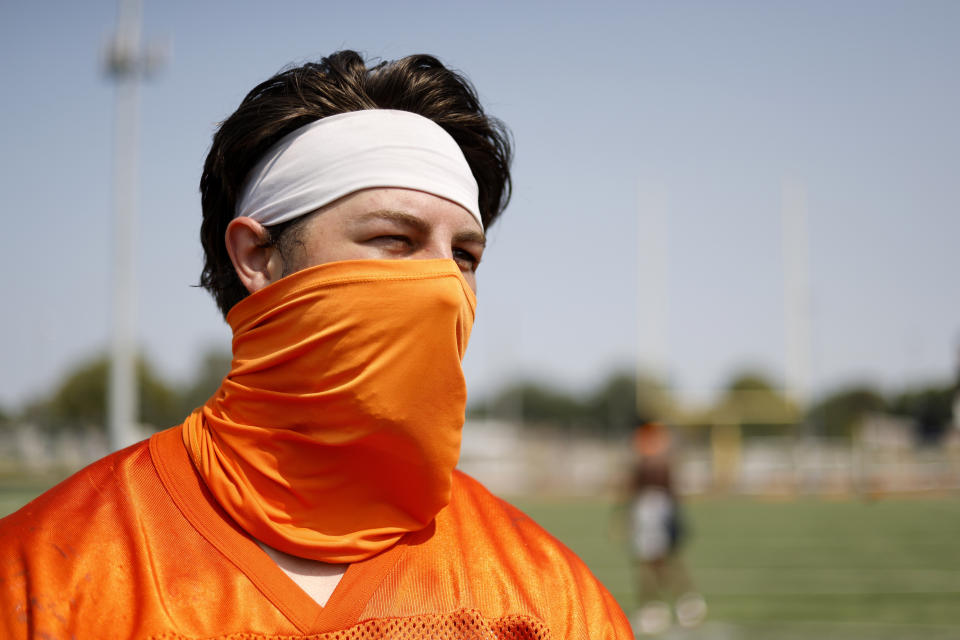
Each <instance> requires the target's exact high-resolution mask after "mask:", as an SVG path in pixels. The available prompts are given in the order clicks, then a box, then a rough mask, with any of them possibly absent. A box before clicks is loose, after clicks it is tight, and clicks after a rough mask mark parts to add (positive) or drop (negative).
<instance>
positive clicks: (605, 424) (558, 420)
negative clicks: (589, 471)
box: [468, 371, 672, 434]
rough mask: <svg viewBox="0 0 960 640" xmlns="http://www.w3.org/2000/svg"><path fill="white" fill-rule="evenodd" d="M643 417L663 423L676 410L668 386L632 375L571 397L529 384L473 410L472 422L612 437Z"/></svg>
mask: <svg viewBox="0 0 960 640" xmlns="http://www.w3.org/2000/svg"><path fill="white" fill-rule="evenodd" d="M638 387H639V392H640V410H639V413H640V414H641V415H642V416H643V417H644V418H645V419H651V418H654V417H657V418H660V419H662V418H663V417H664V416H665V415H667V414H668V412H669V411H670V409H671V406H672V405H671V402H670V398H669V394H668V393H667V392H666V389H665V387H664V385H663V384H661V383H660V382H658V381H657V380H655V379H654V378H652V377H646V376H645V377H643V378H641V379H640V384H639V385H638V384H637V381H636V377H635V376H634V374H633V373H631V372H626V371H614V372H613V373H611V374H610V375H609V376H608V377H607V378H606V379H605V380H604V381H603V382H602V383H601V384H600V385H599V386H598V387H596V388H595V389H594V390H592V391H589V392H587V393H584V394H579V395H575V394H571V393H568V392H566V391H562V390H559V389H557V388H555V387H551V386H548V385H547V384H546V383H543V382H536V381H531V380H525V381H521V382H517V383H513V384H510V385H507V386H506V387H504V388H503V389H501V390H500V391H499V392H497V393H495V394H494V395H493V396H492V397H491V398H490V399H488V400H487V401H486V402H480V403H477V404H473V405H471V406H470V409H469V411H468V415H469V416H470V417H471V418H483V417H497V418H503V419H514V420H517V419H519V420H522V421H523V422H525V423H529V424H549V425H553V426H558V427H564V428H569V429H577V430H581V431H593V432H602V433H607V434H618V433H626V432H628V431H630V430H631V429H632V428H633V426H634V424H635V421H636V418H637V415H638V407H637V392H638Z"/></svg>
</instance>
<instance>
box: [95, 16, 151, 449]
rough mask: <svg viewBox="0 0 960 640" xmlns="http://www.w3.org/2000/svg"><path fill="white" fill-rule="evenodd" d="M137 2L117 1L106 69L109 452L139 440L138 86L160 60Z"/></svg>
mask: <svg viewBox="0 0 960 640" xmlns="http://www.w3.org/2000/svg"><path fill="white" fill-rule="evenodd" d="M141 8H142V4H141V2H140V0H119V3H118V17H117V30H116V32H115V34H114V36H113V38H112V39H111V41H110V44H109V48H108V50H107V56H106V61H105V67H106V72H107V74H108V75H109V76H110V77H111V78H112V79H113V80H114V81H115V82H116V85H117V92H116V106H115V109H116V112H115V114H114V195H113V207H114V262H113V332H112V335H111V348H110V381H109V386H108V392H107V396H108V402H107V404H108V413H107V434H108V437H109V442H110V448H111V449H113V450H116V449H120V448H122V447H125V446H127V445H129V444H132V443H133V442H135V441H136V440H137V432H136V426H135V425H136V423H137V406H138V402H137V378H136V376H137V373H136V291H137V282H136V272H135V255H136V251H135V249H136V204H137V155H138V153H137V148H138V144H139V109H138V107H139V84H140V80H141V79H142V78H143V76H144V75H146V74H148V73H150V72H152V71H154V70H155V69H156V68H158V67H159V65H160V63H161V60H162V55H156V54H148V53H145V52H144V51H143V50H142V48H141V37H140V35H141V27H140V24H141Z"/></svg>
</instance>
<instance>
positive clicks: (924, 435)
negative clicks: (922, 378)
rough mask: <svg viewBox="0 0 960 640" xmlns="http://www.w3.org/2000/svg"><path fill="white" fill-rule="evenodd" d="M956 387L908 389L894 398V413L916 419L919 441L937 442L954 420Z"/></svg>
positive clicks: (892, 407) (892, 401) (891, 403)
mask: <svg viewBox="0 0 960 640" xmlns="http://www.w3.org/2000/svg"><path fill="white" fill-rule="evenodd" d="M955 389H956V387H955V386H954V385H949V384H948V385H943V386H933V387H927V388H923V389H913V390H909V391H905V392H903V393H900V394H899V395H897V396H895V397H894V398H893V399H891V400H890V413H893V414H896V415H901V416H906V417H908V418H911V419H913V423H914V426H915V428H916V432H917V438H918V439H919V441H920V442H921V443H924V444H936V443H938V442H939V441H940V439H941V438H942V437H943V434H944V433H946V431H947V428H948V427H949V425H950V422H951V420H952V416H953V399H954V393H955Z"/></svg>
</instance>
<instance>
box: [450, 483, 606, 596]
mask: <svg viewBox="0 0 960 640" xmlns="http://www.w3.org/2000/svg"><path fill="white" fill-rule="evenodd" d="M450 506H451V514H450V515H451V516H452V518H451V519H452V520H455V522H456V526H457V528H458V530H459V531H460V533H461V534H462V535H467V536H468V537H469V538H470V540H471V541H472V543H471V544H470V545H469V547H468V550H467V553H473V554H481V553H486V554H490V553H492V552H495V551H496V550H503V549H507V550H509V551H510V553H509V554H507V555H503V554H499V553H497V557H498V558H501V559H503V560H504V561H510V562H513V563H516V564H518V565H526V566H527V567H529V568H531V569H533V568H536V569H538V570H539V571H540V572H541V573H540V575H543V576H546V575H547V574H553V573H559V574H563V578H564V579H565V578H567V577H569V574H570V573H575V574H585V575H589V576H590V579H591V580H592V579H593V577H592V574H591V573H590V571H589V569H588V568H587V567H586V565H585V564H584V563H583V561H582V560H581V559H580V557H579V556H577V555H576V554H575V553H574V552H573V551H572V550H570V549H569V548H568V547H567V546H566V545H565V544H564V543H563V542H561V541H560V540H558V539H557V538H555V537H554V536H553V535H552V534H551V533H549V532H548V531H547V530H546V529H544V528H543V527H542V526H540V525H539V524H538V523H537V522H536V521H534V520H533V518H531V517H530V516H529V515H527V514H526V513H524V512H523V511H522V510H520V509H519V508H517V507H516V506H514V505H512V504H510V503H509V502H507V501H506V500H504V499H502V498H499V497H497V496H495V495H493V494H492V493H491V492H490V491H489V490H488V489H487V488H486V487H484V486H483V485H482V484H481V483H480V482H478V481H477V480H476V479H474V478H472V477H470V476H468V475H466V474H464V473H461V472H459V471H458V472H456V473H455V474H454V485H453V494H452V497H451V503H450ZM558 577H559V576H558Z"/></svg>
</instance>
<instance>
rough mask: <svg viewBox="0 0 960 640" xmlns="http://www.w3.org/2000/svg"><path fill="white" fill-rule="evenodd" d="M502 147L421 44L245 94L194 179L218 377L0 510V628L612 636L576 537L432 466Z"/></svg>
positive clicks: (342, 56) (443, 455) (454, 396)
mask: <svg viewBox="0 0 960 640" xmlns="http://www.w3.org/2000/svg"><path fill="white" fill-rule="evenodd" d="M509 162H510V144H509V138H508V134H507V132H506V130H505V128H504V127H503V125H501V124H500V123H499V121H497V120H495V119H493V118H491V117H489V116H487V115H486V114H485V113H484V111H483V109H482V108H481V106H480V104H479V102H478V99H477V96H476V93H475V91H474V89H473V88H472V87H471V86H470V84H469V83H468V81H467V80H466V79H465V78H463V77H462V76H460V75H459V74H457V73H455V72H453V71H451V70H450V69H448V68H446V67H444V66H443V65H442V64H441V63H440V62H439V61H438V60H436V59H435V58H433V57H430V56H426V55H415V56H409V57H406V58H403V59H401V60H398V61H395V62H389V63H381V64H377V65H375V66H367V64H366V63H365V61H364V60H363V59H362V58H361V56H359V55H358V54H356V53H354V52H352V51H341V52H337V53H335V54H333V55H331V56H329V57H327V58H325V59H323V60H322V61H320V62H319V63H310V64H306V65H303V66H299V67H295V68H290V69H288V70H285V71H283V72H281V73H279V74H277V75H276V76H274V77H272V78H270V79H268V80H267V81H265V82H263V83H262V84H260V85H259V86H257V87H256V88H254V89H253V90H252V91H251V92H250V93H249V94H248V95H247V96H246V97H245V98H244V100H243V101H242V103H241V104H240V106H239V108H238V109H237V111H236V112H234V113H233V114H232V115H231V116H230V117H229V118H227V119H226V120H225V121H224V122H223V123H222V124H221V125H220V127H219V129H218V130H217V132H216V133H215V135H214V139H213V144H212V147H211V149H210V152H209V155H208V157H207V160H206V163H205V166H204V171H203V176H202V179H201V184H200V190H201V195H202V209H203V222H202V228H201V239H202V243H203V247H204V252H205V264H204V269H203V274H202V278H201V283H202V284H203V286H204V287H205V288H207V289H208V290H209V291H210V292H211V293H212V295H213V296H214V298H215V299H216V301H217V304H218V306H219V307H220V309H221V310H222V312H223V313H224V316H225V318H226V320H227V322H228V324H229V325H230V326H231V328H232V330H233V362H232V365H231V371H230V373H229V374H228V376H227V377H226V378H225V379H224V380H223V382H222V384H221V386H220V388H219V390H218V391H217V392H216V393H215V394H214V395H213V396H212V397H211V398H210V399H209V400H208V401H207V403H206V404H205V405H204V406H203V407H200V408H198V409H197V410H195V411H194V412H193V413H192V414H191V415H190V416H189V417H187V419H186V420H185V422H184V423H183V424H181V425H178V426H176V427H174V428H171V429H168V430H166V431H162V432H160V433H158V434H155V435H154V436H152V437H151V438H150V439H149V440H146V441H143V442H140V443H138V444H136V445H133V446H132V447H129V448H127V449H124V450H122V451H119V452H117V453H114V454H112V455H110V456H108V457H106V458H104V459H102V460H100V461H99V462H96V463H94V464H93V465H91V466H89V467H87V468H86V469H83V470H81V471H80V472H78V473H77V474H76V475H74V476H73V477H71V478H69V479H67V480H66V481H65V482H63V483H61V484H60V485H58V486H56V487H54V488H53V489H51V490H50V491H48V492H47V493H45V494H43V495H42V496H40V497H39V498H37V499H36V500H34V501H33V502H31V503H30V504H28V505H26V506H25V507H23V508H22V509H21V510H20V511H18V512H16V513H14V514H12V515H10V516H8V517H7V518H5V519H3V520H2V521H0V611H2V612H3V616H2V619H0V637H3V638H5V639H11V640H13V639H16V638H27V637H42V638H48V637H49V638H75V639H83V638H97V639H102V638H134V637H136V638H146V637H158V638H159V637H163V638H175V637H177V638H179V637H192V638H212V637H218V638H220V637H241V636H242V637H244V638H280V637H282V638H299V637H307V636H309V637H311V638H320V637H324V638H326V637H331V638H332V637H337V638H345V637H347V636H348V635H349V637H351V638H357V639H363V638H380V637H390V638H398V639H411V640H413V639H424V640H425V639H426V638H434V637H464V638H466V637H471V638H472V637H498V638H541V639H545V638H556V639H561V638H571V639H573V638H576V639H579V638H605V639H615V638H620V639H625V638H630V637H632V633H631V630H630V628H629V625H628V623H627V621H626V618H625V616H624V615H623V612H622V611H621V610H620V609H619V607H618V606H617V604H616V602H615V601H614V600H613V598H612V597H611V596H610V594H609V593H608V592H607V591H606V590H605V589H604V587H603V586H602V585H600V584H599V582H597V580H596V579H595V578H594V577H593V575H592V574H591V573H590V571H589V570H588V569H587V568H586V566H585V565H584V564H583V563H582V562H581V561H580V559H579V558H577V557H576V556H575V555H573V553H572V552H570V551H569V550H568V549H566V548H565V547H563V546H562V545H561V544H560V543H558V542H556V541H555V540H554V539H553V538H552V537H551V536H549V535H548V534H547V533H546V532H544V531H543V530H542V529H541V528H539V527H538V526H537V525H536V524H535V523H533V522H532V521H531V520H530V519H529V518H528V517H526V516H525V515H524V514H522V513H521V512H519V511H518V510H516V509H515V508H513V507H512V506H510V505H508V504H506V503H504V502H502V501H500V500H499V499H497V498H495V497H494V496H492V495H491V494H490V493H489V492H487V491H486V489H484V488H483V487H482V486H480V485H479V484H478V483H477V482H476V481H474V480H473V479H471V478H469V477H467V476H465V475H464V474H462V473H459V472H457V471H455V469H454V467H455V465H456V463H457V459H458V456H459V449H460V432H461V429H462V425H463V421H464V410H465V406H466V388H465V383H464V379H463V372H462V369H461V360H462V358H463V355H464V350H465V349H466V345H467V340H468V338H469V334H470V330H471V326H472V322H473V318H474V309H475V305H476V298H475V289H476V271H477V266H478V265H479V263H480V260H481V256H482V254H483V249H484V243H485V236H484V233H485V230H486V229H487V228H489V226H490V225H491V224H493V222H494V221H495V220H496V219H497V217H498V216H499V215H500V213H501V212H502V210H503V208H504V207H505V206H506V203H507V200H508V199H509V191H510V175H509ZM184 312H185V313H189V311H187V310H185V311H184Z"/></svg>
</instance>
